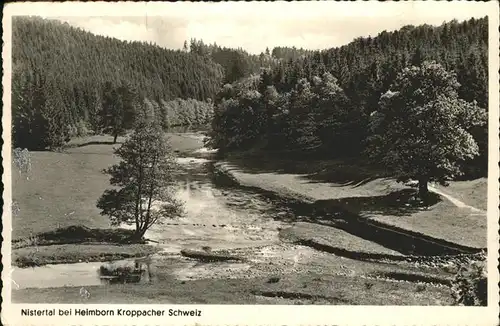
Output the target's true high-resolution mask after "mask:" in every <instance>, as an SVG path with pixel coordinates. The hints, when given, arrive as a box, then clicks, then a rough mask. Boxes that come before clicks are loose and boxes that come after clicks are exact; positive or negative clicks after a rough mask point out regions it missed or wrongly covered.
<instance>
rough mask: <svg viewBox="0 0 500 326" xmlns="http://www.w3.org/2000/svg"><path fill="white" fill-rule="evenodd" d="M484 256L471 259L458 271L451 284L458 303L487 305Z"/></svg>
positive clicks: (486, 278)
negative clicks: (478, 258)
mask: <svg viewBox="0 0 500 326" xmlns="http://www.w3.org/2000/svg"><path fill="white" fill-rule="evenodd" d="M486 266H487V264H486V257H483V259H480V260H471V261H469V262H468V263H467V264H466V265H464V266H462V267H461V268H460V270H459V271H458V273H457V275H456V277H455V279H454V282H453V285H452V290H453V297H454V299H455V302H456V303H457V304H458V305H463V306H486V305H487V298H488V296H487V284H488V281H487V280H488V277H487V270H486Z"/></svg>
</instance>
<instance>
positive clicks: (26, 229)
mask: <svg viewBox="0 0 500 326" xmlns="http://www.w3.org/2000/svg"><path fill="white" fill-rule="evenodd" d="M121 141H123V138H121V137H120V138H119V139H118V144H115V145H113V144H111V142H112V137H110V136H92V137H87V138H80V139H75V140H73V141H72V142H71V143H70V145H72V146H74V147H72V148H68V149H67V150H66V151H65V152H63V153H54V152H31V161H32V162H31V172H30V173H28V175H26V174H19V173H18V170H17V168H16V167H15V166H14V165H13V166H12V172H13V173H12V193H13V195H12V197H13V200H14V201H15V202H17V205H18V207H19V214H18V215H17V216H13V219H12V228H13V233H12V238H13V239H19V238H25V237H29V236H30V235H36V234H37V233H41V232H47V231H51V230H54V229H57V228H60V227H67V226H71V225H85V226H87V227H90V228H106V227H109V221H108V219H107V217H105V216H101V215H100V214H99V210H98V209H97V207H96V203H97V200H98V199H99V197H100V195H101V194H102V193H103V192H104V190H105V189H106V188H108V187H109V177H108V176H107V175H105V174H103V173H102V170H103V169H105V168H107V167H109V166H111V165H113V164H115V163H116V162H118V158H117V157H115V156H114V155H113V148H115V147H118V146H120V144H119V143H120V142H121ZM170 142H171V144H172V147H173V148H174V149H176V150H179V151H189V150H192V149H196V148H199V147H201V146H202V145H201V139H199V138H194V137H188V136H183V135H177V134H171V135H170ZM85 144H87V145H85ZM82 145H84V146H82ZM78 146H80V147H78ZM26 176H28V178H29V179H26Z"/></svg>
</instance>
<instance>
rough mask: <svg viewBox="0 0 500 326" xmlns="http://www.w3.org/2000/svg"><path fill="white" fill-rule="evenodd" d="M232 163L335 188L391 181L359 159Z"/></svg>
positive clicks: (253, 171)
mask: <svg viewBox="0 0 500 326" xmlns="http://www.w3.org/2000/svg"><path fill="white" fill-rule="evenodd" d="M226 159H227V160H228V161H229V162H230V163H233V164H235V165H237V166H238V167H239V168H241V169H243V170H244V171H245V172H246V173H251V174H259V173H274V174H298V175H301V177H302V178H304V179H306V180H308V181H310V182H322V183H332V184H333V186H338V187H343V186H355V187H359V186H362V185H364V184H366V183H368V182H370V181H373V180H375V179H377V178H384V177H389V173H388V172H387V171H384V170H383V169H381V168H378V167H374V166H371V165H368V164H367V163H366V162H363V161H360V160H359V159H354V158H346V159H334V160H333V159H332V160H317V159H308V158H306V157H302V158H294V159H286V158H285V159H284V158H280V157H279V156H278V157H276V156H275V154H273V156H272V157H266V156H264V155H263V156H260V157H253V156H251V157H239V156H235V157H229V158H226Z"/></svg>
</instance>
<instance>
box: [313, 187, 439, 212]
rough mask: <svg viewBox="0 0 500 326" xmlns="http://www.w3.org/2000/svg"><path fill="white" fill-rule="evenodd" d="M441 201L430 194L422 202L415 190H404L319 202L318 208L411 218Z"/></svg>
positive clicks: (317, 202) (317, 203)
mask: <svg viewBox="0 0 500 326" xmlns="http://www.w3.org/2000/svg"><path fill="white" fill-rule="evenodd" d="M440 201H441V198H440V196H439V195H437V194H434V193H430V194H429V198H428V200H426V201H425V202H423V201H421V200H420V199H419V197H418V194H417V191H416V190H415V189H402V190H398V191H394V192H391V193H389V194H387V195H383V196H371V197H348V198H340V199H329V200H318V201H316V202H315V205H317V207H318V208H320V209H322V210H325V211H330V210H331V209H332V208H335V207H339V208H342V209H345V210H347V211H348V212H349V213H352V214H356V215H359V216H363V214H365V213H369V214H377V215H391V216H409V215H412V214H414V213H417V212H419V211H421V210H424V209H427V208H429V207H430V206H434V205H436V204H437V203H439V202H440Z"/></svg>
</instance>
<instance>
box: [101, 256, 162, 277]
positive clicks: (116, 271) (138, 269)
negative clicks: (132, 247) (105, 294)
mask: <svg viewBox="0 0 500 326" xmlns="http://www.w3.org/2000/svg"><path fill="white" fill-rule="evenodd" d="M98 275H99V278H100V280H101V281H102V282H104V283H107V284H116V283H121V284H125V283H139V282H141V281H142V282H146V283H151V282H153V274H152V271H151V258H150V257H146V258H142V259H135V260H134V261H133V262H131V261H119V262H110V263H107V264H103V265H101V266H100V267H99V270H98Z"/></svg>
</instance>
